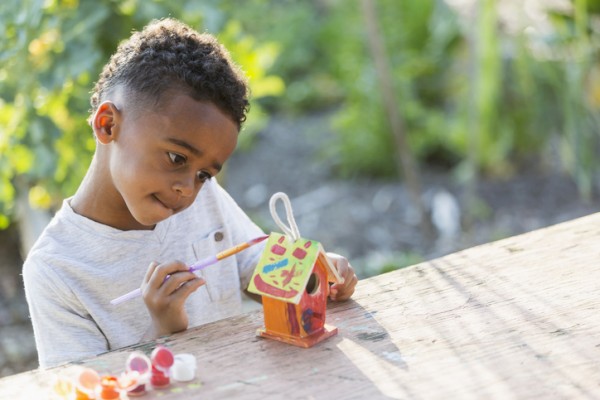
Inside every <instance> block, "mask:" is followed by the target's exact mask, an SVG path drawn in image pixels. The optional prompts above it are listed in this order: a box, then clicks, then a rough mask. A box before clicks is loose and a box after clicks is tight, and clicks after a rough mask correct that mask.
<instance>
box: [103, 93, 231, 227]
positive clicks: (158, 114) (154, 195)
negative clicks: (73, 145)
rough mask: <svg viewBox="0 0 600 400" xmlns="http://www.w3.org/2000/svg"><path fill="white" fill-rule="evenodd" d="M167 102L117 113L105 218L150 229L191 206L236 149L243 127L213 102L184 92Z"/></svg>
mask: <svg viewBox="0 0 600 400" xmlns="http://www.w3.org/2000/svg"><path fill="white" fill-rule="evenodd" d="M164 103H165V104H163V105H161V106H157V107H156V109H155V110H151V111H130V110H127V108H126V107H122V108H121V109H122V111H121V110H119V112H117V113H116V114H117V118H115V119H114V125H112V129H111V133H110V135H107V136H109V137H110V141H109V143H107V146H106V150H107V156H106V158H105V159H107V160H108V165H107V166H106V165H105V167H106V168H108V171H109V173H110V177H109V178H108V179H109V181H110V183H111V184H109V185H108V188H109V190H108V191H107V194H108V196H107V198H104V200H105V201H108V202H109V204H108V206H107V209H106V210H103V214H104V217H108V218H109V221H108V223H107V221H102V222H103V223H106V224H108V225H111V226H113V227H116V228H119V229H148V228H152V227H153V226H154V225H155V224H156V223H158V222H160V221H162V220H165V219H166V218H168V217H170V216H171V215H173V214H176V213H178V212H180V211H182V210H184V209H186V208H187V207H189V206H190V205H191V204H192V203H193V201H194V199H195V198H196V195H197V194H198V192H199V191H200V188H201V187H202V185H203V184H204V183H205V182H206V181H207V180H208V179H210V178H211V177H213V176H215V175H216V174H217V173H218V172H219V171H220V170H221V168H222V166H223V164H224V163H225V161H226V160H227V159H228V158H229V156H230V155H231V153H232V152H233V150H234V149H235V146H236V144H237V137H238V127H237V125H236V124H235V123H234V122H233V120H232V119H231V118H229V117H228V116H227V115H226V114H224V113H223V112H221V111H220V110H219V109H218V108H217V107H216V106H215V105H214V104H212V103H210V102H199V101H196V100H194V99H192V98H191V97H189V96H187V95H184V94H177V95H174V96H173V97H172V98H169V100H168V101H165V102H164ZM99 141H100V142H102V140H100V139H99ZM111 186H112V188H114V190H110V189H112V188H111ZM100 196H102V194H100ZM103 219H104V218H103Z"/></svg>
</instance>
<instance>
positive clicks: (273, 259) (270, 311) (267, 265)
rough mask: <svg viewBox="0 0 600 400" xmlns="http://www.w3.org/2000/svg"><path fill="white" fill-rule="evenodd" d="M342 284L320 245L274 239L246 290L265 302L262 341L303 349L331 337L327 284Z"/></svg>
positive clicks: (275, 235)
mask: <svg viewBox="0 0 600 400" xmlns="http://www.w3.org/2000/svg"><path fill="white" fill-rule="evenodd" d="M330 282H334V283H343V278H342V277H340V275H339V274H338V272H337V270H336V268H335V267H334V266H333V265H332V264H331V262H330V261H329V260H328V258H327V256H326V255H325V251H324V250H323V247H322V246H321V244H320V243H319V242H316V241H314V240H308V239H304V238H299V239H297V240H296V241H291V240H290V238H288V236H286V235H282V234H280V233H271V235H270V236H269V239H268V241H267V244H266V246H265V250H264V251H263V253H262V256H261V258H260V261H259V262H258V265H257V266H256V269H255V270H254V274H253V275H252V278H251V281H250V286H249V287H248V290H249V291H250V292H252V293H256V294H259V295H261V296H262V304H263V311H264V319H265V327H264V328H263V329H259V331H258V333H259V335H260V336H263V337H267V338H271V339H275V340H279V341H282V342H285V343H289V344H293V345H296V346H300V347H311V346H313V345H314V344H316V343H318V342H320V341H322V340H324V339H326V338H328V337H330V336H333V335H335V334H336V333H337V328H336V327H333V326H330V325H327V324H325V312H326V308H327V297H328V296H329V283H330Z"/></svg>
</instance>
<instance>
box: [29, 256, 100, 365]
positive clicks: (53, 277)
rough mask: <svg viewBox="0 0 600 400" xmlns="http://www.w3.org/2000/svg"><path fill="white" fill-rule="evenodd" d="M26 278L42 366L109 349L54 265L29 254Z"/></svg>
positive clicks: (73, 359) (57, 363)
mask: <svg viewBox="0 0 600 400" xmlns="http://www.w3.org/2000/svg"><path fill="white" fill-rule="evenodd" d="M23 280H24V284H25V295H26V298H27V302H28V305H29V312H30V317H31V322H32V325H33V331H34V335H35V342H36V347H37V351H38V359H39V364H40V367H42V368H47V367H52V366H56V365H59V364H63V363H66V362H70V361H75V360H79V359H82V358H86V357H90V356H94V355H97V354H100V353H103V352H105V351H107V350H108V343H107V340H106V338H105V336H104V335H103V334H102V332H101V331H100V329H99V328H98V326H97V325H96V323H95V322H94V321H93V320H92V318H91V317H90V316H89V315H88V314H87V313H86V311H85V310H83V308H82V306H81V304H80V303H79V302H78V301H77V298H76V296H75V294H74V293H73V292H72V290H71V289H70V288H69V287H68V285H66V284H65V283H64V282H63V281H62V280H61V279H60V276H58V274H56V273H55V272H54V270H53V269H52V267H51V266H50V265H48V264H46V263H44V262H42V261H41V260H39V259H36V257H35V255H34V256H33V257H29V258H28V259H27V261H26V262H25V264H24V266H23Z"/></svg>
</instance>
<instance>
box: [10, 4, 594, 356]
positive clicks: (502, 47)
mask: <svg viewBox="0 0 600 400" xmlns="http://www.w3.org/2000/svg"><path fill="white" fill-rule="evenodd" d="M363 4H368V5H369V6H371V7H373V10H374V11H375V13H374V17H373V20H371V21H367V20H366V19H365V18H366V17H365V15H364V13H363V8H361V7H360V2H359V1H358V0H354V1H348V0H305V1H295V0H251V1H250V0H249V1H244V2H240V1H237V0H220V1H217V0H206V1H201V2H200V1H192V0H173V1H166V0H143V1H142V0H126V1H118V0H5V1H2V2H1V3H0V27H1V29H2V31H3V32H4V36H3V40H2V41H1V42H0V228H3V229H4V228H9V230H8V231H6V232H21V236H22V237H21V246H22V247H23V248H24V249H23V254H22V255H25V253H26V251H27V248H28V246H30V245H31V242H32V240H34V239H35V237H36V232H39V228H40V226H41V227H43V224H44V222H42V223H41V225H40V226H38V228H37V229H33V233H29V234H28V235H24V234H23V232H27V231H31V229H30V228H28V227H27V226H28V225H29V224H30V223H29V222H28V220H29V219H31V217H32V216H33V215H36V213H40V212H41V213H42V215H45V216H48V215H50V214H51V212H52V211H53V210H55V209H56V208H57V207H59V205H60V203H61V201H62V199H63V198H65V197H66V196H69V195H71V194H72V193H73V192H74V191H75V189H76V188H77V185H78V183H79V182H80V180H81V178H82V177H83V174H84V173H85V170H86V168H87V166H88V164H89V161H90V159H91V156H92V154H93V151H94V147H95V144H94V139H93V136H92V133H91V130H90V128H89V127H88V126H87V124H86V118H87V116H88V109H89V94H90V90H91V89H92V87H93V84H94V81H95V79H96V77H97V76H98V74H99V72H100V70H101V68H102V66H103V65H104V63H105V62H106V61H107V60H108V58H109V56H110V54H112V52H114V50H115V49H116V47H117V45H118V43H119V41H120V40H123V39H124V38H126V37H128V36H129V34H130V32H131V31H132V30H139V29H141V28H142V27H143V26H144V25H145V24H146V23H147V22H148V21H150V20H151V19H153V18H162V17H166V16H173V17H176V18H179V19H181V20H183V21H185V22H187V23H188V24H190V25H192V26H193V27H194V28H196V29H198V30H200V31H208V32H211V33H213V34H215V35H217V36H218V37H219V39H220V40H221V41H222V42H223V43H224V44H225V46H226V47H227V48H228V49H229V50H230V52H231V54H232V57H233V58H234V60H235V61H236V62H237V63H239V64H240V65H241V66H242V68H243V69H244V70H245V71H246V73H247V74H248V75H249V78H250V85H251V89H252V93H253V100H252V106H251V113H250V116H249V120H248V122H247V124H246V127H245V128H244V130H245V132H244V133H243V135H242V136H240V138H241V139H240V140H241V143H240V151H241V152H243V151H251V150H252V148H253V146H254V145H255V142H256V139H257V137H259V136H260V134H261V132H263V130H264V129H265V127H266V126H267V125H268V124H269V123H270V121H271V120H272V118H274V117H276V116H281V115H285V116H287V117H288V118H291V119H293V118H298V119H301V118H302V117H303V116H306V115H325V116H326V118H324V120H325V121H328V122H329V123H330V125H329V126H328V127H326V128H324V129H326V130H331V131H332V134H331V135H324V134H323V133H322V130H321V129H316V130H313V131H312V132H308V131H307V130H303V131H302V135H304V136H303V138H302V140H305V141H307V142H311V141H312V142H315V141H320V142H321V145H320V146H318V148H317V149H316V150H315V151H314V155H313V156H312V157H313V158H312V159H310V160H305V163H306V164H316V165H320V166H322V169H323V173H327V174H331V176H332V177H334V178H335V179H338V180H344V181H349V182H356V184H357V185H359V184H363V183H364V182H375V181H376V182H382V183H385V184H387V183H390V182H404V181H405V179H406V178H405V177H406V176H408V175H410V173H412V174H413V176H414V177H415V179H416V180H417V182H416V183H417V185H416V188H417V189H416V190H417V191H419V190H420V187H422V186H423V185H422V184H421V182H420V180H421V179H422V178H421V176H423V174H422V173H421V172H428V171H429V172H430V171H436V172H439V173H442V174H443V175H444V176H445V180H446V181H447V182H454V183H456V184H457V185H458V186H459V187H461V188H463V189H464V192H465V204H466V205H465V206H463V207H461V208H462V212H463V213H464V215H462V216H460V217H458V218H460V220H461V221H459V223H462V224H463V225H464V227H465V229H466V228H468V226H470V225H472V224H475V223H476V222H477V221H481V220H485V219H486V218H489V217H490V215H491V211H490V207H488V206H487V205H486V204H485V202H484V201H483V200H482V199H481V198H480V197H479V195H478V186H479V184H480V182H482V181H484V180H489V179H495V180H504V181H506V180H509V179H512V178H515V177H519V175H521V174H523V173H524V172H525V171H540V172H544V173H547V174H553V175H555V176H563V175H566V176H568V177H569V179H571V180H572V181H573V182H575V184H576V190H577V191H578V196H579V197H580V199H582V201H584V202H586V201H587V202H591V201H592V199H593V197H594V195H595V193H596V192H597V189H598V185H599V184H600V180H599V179H598V170H599V165H600V161H599V160H600V158H599V157H597V156H596V155H597V154H598V150H599V135H598V132H599V129H598V128H599V122H600V121H599V119H598V109H599V108H600V65H599V64H598V54H599V53H598V46H599V43H600V0H573V1H568V0H546V1H542V0H503V1H498V0H403V1H397V0H377V1H375V0H373V1H367V0H365V1H363ZM368 23H371V24H374V25H373V26H374V28H375V30H376V31H377V32H378V33H379V35H380V38H379V39H380V40H379V41H380V44H381V45H382V49H381V51H380V52H379V54H375V53H374V52H373V51H372V50H373V48H372V47H373V46H372V43H374V42H373V41H372V40H371V39H372V37H370V36H369V35H370V33H369V32H368V30H367V26H368ZM382 63H383V64H382ZM382 66H383V68H384V70H385V71H387V72H386V73H387V74H388V75H389V76H382V73H381V70H382V69H381V68H382ZM386 90H389V92H390V93H391V97H392V102H393V103H394V102H395V103H397V104H396V106H394V107H392V108H393V110H392V111H395V114H396V115H394V116H392V118H391V117H390V115H389V112H387V113H386V111H389V103H390V100H389V97H390V96H388V97H386V96H384V95H383V94H384V92H385V91H386ZM386 107H387V108H386ZM394 124H396V125H397V126H400V127H401V131H402V135H404V138H405V140H406V146H405V148H403V149H399V147H398V143H399V142H398V141H397V138H396V137H395V136H394V135H395V132H394ZM401 150H402V151H405V152H407V153H408V154H406V155H405V156H408V157H410V158H412V159H413V160H414V161H415V162H414V163H412V164H411V163H408V164H404V163H399V162H398V158H399V155H400V152H401ZM290 157H294V155H293V154H291V155H290ZM399 165H400V167H399ZM407 168H411V169H414V171H412V172H411V171H407V170H406V169H407ZM226 183H227V181H226V180H225V184H226ZM401 184H402V183H401ZM375 192H376V193H377V195H380V196H379V197H377V196H376V197H377V202H378V204H384V205H385V204H387V205H388V206H389V204H391V202H392V200H386V199H387V198H388V197H389V196H388V195H386V193H387V192H386V191H385V190H382V191H377V190H375ZM386 196H387V197H386ZM427 199H428V196H427V194H423V193H416V196H413V198H412V202H413V203H414V202H415V201H416V202H423V203H426V202H427ZM374 203H375V200H374ZM374 203H373V204H374ZM446 204H451V203H447V202H446ZM413 206H415V207H416V206H417V205H415V204H413ZM381 207H383V206H381ZM421 207H422V208H423V209H427V210H429V214H430V215H432V216H433V217H434V214H435V213H434V212H433V211H432V210H431V205H425V206H423V204H421ZM382 209H386V207H383V208H382ZM40 210H42V211H40ZM423 218H429V216H428V215H421V216H419V217H418V219H423ZM44 221H47V220H44ZM500 231H501V232H506V234H510V233H511V231H510V230H509V229H505V228H504V227H499V228H496V232H500ZM438 233H439V232H438ZM26 236H28V237H29V239H27V238H26ZM25 241H27V243H25V244H24V242H25ZM11 243H12V241H11ZM407 243H412V242H409V241H407ZM427 256H428V254H426V252H421V251H420V250H419V249H416V250H407V251H400V249H393V251H392V252H390V253H389V254H379V255H377V254H376V255H374V256H373V255H367V254H364V257H365V259H366V260H367V261H365V265H366V266H365V268H364V269H363V270H362V273H363V276H368V275H372V274H377V273H382V272H385V271H388V270H390V269H395V268H399V267H402V266H405V265H407V264H411V263H414V262H417V261H419V260H422V259H424V258H426V257H427ZM367 264H368V265H367ZM19 267H20V265H19V266H17V267H16V268H17V269H18V268H19ZM0 300H1V299H0ZM0 358H1V352H0Z"/></svg>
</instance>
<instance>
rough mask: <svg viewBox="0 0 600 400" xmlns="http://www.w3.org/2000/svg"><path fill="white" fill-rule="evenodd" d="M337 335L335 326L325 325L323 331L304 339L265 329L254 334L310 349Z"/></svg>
mask: <svg viewBox="0 0 600 400" xmlns="http://www.w3.org/2000/svg"><path fill="white" fill-rule="evenodd" d="M337 333H338V328H336V327H335V326H332V325H327V324H325V326H324V327H323V329H321V330H320V331H317V332H314V333H312V334H311V335H309V336H306V337H300V336H290V335H285V334H283V333H279V332H272V331H268V330H266V329H265V328H262V329H258V330H257V331H256V334H257V335H258V336H262V337H265V338H269V339H273V340H278V341H280V342H284V343H288V344H293V345H294V346H298V347H304V348H309V347H312V346H314V345H315V344H317V343H319V342H321V341H323V340H325V339H327V338H328V337H330V336H334V335H337Z"/></svg>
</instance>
